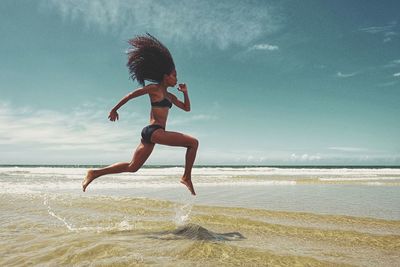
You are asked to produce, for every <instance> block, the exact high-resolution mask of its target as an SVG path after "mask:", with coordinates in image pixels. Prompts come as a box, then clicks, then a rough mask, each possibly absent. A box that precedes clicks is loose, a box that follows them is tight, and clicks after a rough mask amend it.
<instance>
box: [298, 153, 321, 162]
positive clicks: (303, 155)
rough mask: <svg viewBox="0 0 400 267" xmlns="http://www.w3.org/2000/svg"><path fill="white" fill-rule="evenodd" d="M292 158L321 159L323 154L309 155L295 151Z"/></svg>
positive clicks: (303, 159)
mask: <svg viewBox="0 0 400 267" xmlns="http://www.w3.org/2000/svg"><path fill="white" fill-rule="evenodd" d="M290 159H291V160H294V161H319V160H321V159H322V157H321V155H319V154H316V155H308V154H302V155H297V154H295V153H293V154H291V155H290Z"/></svg>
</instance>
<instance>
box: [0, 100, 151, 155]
mask: <svg viewBox="0 0 400 267" xmlns="http://www.w3.org/2000/svg"><path fill="white" fill-rule="evenodd" d="M89 106H90V105H85V106H81V107H78V108H76V109H73V110H70V111H68V112H65V113H64V112H60V111H54V110H45V109H42V110H35V109H32V108H30V107H24V108H17V107H12V106H11V105H10V104H6V103H0V147H1V151H2V156H1V157H0V162H7V161H8V160H10V159H8V158H6V157H7V155H11V154H19V155H23V156H24V157H30V158H31V159H35V154H42V155H43V154H46V155H47V160H49V161H51V160H52V156H55V155H57V156H62V155H63V154H64V153H67V154H69V155H75V156H78V157H80V156H82V155H85V154H86V155H89V154H93V153H94V154H96V153H97V154H99V155H106V154H109V153H111V154H112V153H114V154H120V153H121V152H122V153H124V151H126V150H128V151H129V153H130V152H131V150H132V147H133V146H136V145H137V143H139V142H140V139H139V137H140V131H141V129H142V127H143V125H145V123H146V122H145V121H144V120H141V119H140V117H139V116H137V115H136V114H134V113H133V114H132V113H131V114H123V113H122V114H120V115H121V116H120V121H118V122H110V121H108V119H107V116H108V113H107V112H99V111H96V110H95V109H91V108H89ZM129 116H131V117H133V118H135V120H134V123H133V124H132V118H129V119H127V117H129ZM135 122H136V124H135ZM135 137H136V138H135ZM28 150H29V151H31V152H32V154H31V155H27V154H28V152H26V151H28Z"/></svg>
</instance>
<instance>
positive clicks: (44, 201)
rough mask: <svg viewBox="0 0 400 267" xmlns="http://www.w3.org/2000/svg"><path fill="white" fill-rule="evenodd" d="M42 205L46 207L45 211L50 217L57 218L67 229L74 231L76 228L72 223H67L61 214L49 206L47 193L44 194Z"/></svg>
mask: <svg viewBox="0 0 400 267" xmlns="http://www.w3.org/2000/svg"><path fill="white" fill-rule="evenodd" d="M43 205H44V206H45V207H46V208H47V213H48V214H49V215H50V216H52V217H54V218H56V219H57V220H59V221H61V222H62V223H63V224H64V225H65V226H66V227H67V228H68V230H70V231H75V230H76V228H75V227H74V226H73V225H72V224H70V223H68V222H67V221H66V220H65V218H62V217H61V216H59V215H57V214H56V213H55V212H54V211H53V210H52V208H51V207H50V204H49V199H48V195H47V194H44V198H43Z"/></svg>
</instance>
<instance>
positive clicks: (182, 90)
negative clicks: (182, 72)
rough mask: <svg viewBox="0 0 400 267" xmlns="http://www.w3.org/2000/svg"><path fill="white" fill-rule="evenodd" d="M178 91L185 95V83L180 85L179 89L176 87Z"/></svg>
mask: <svg viewBox="0 0 400 267" xmlns="http://www.w3.org/2000/svg"><path fill="white" fill-rule="evenodd" d="M178 91H181V92H182V93H186V92H187V87H186V83H180V84H179V87H178Z"/></svg>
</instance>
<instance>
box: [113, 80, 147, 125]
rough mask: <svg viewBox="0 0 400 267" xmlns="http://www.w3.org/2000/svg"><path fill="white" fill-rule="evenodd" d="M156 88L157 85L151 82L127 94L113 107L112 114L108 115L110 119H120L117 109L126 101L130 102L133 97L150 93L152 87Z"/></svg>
mask: <svg viewBox="0 0 400 267" xmlns="http://www.w3.org/2000/svg"><path fill="white" fill-rule="evenodd" d="M154 88H155V85H153V84H149V85H146V86H144V87H142V88H138V89H136V90H135V91H133V92H131V93H129V94H127V95H126V96H124V97H123V98H122V99H121V100H120V101H119V102H118V104H117V105H115V107H113V108H112V110H111V111H110V114H109V115H108V118H109V119H110V121H115V120H118V119H119V116H118V113H117V110H118V109H119V108H120V107H122V106H123V105H125V104H126V102H128V101H129V100H131V99H132V98H135V97H138V96H141V95H145V94H148V93H149V92H150V91H151V90H152V89H154Z"/></svg>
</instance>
